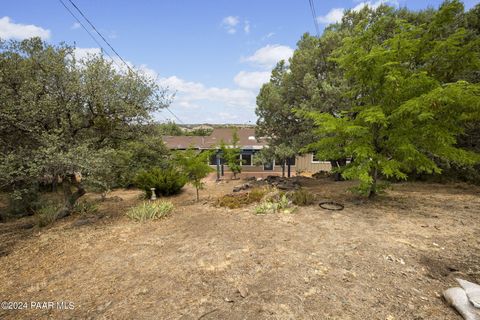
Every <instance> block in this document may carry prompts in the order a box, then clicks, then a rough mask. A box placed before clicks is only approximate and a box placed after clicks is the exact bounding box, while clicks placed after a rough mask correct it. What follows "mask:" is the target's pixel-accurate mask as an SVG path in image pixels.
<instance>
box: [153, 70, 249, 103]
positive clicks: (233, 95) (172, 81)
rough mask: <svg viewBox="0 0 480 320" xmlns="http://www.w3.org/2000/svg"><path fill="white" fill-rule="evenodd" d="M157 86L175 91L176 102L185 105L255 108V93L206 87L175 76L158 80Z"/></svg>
mask: <svg viewBox="0 0 480 320" xmlns="http://www.w3.org/2000/svg"><path fill="white" fill-rule="evenodd" d="M159 84H160V85H161V86H165V87H168V88H169V89H170V90H176V91H177V93H178V94H177V97H176V100H178V102H179V103H180V102H183V103H184V104H185V103H187V102H188V103H198V102H199V101H202V100H204V101H215V102H221V103H222V104H223V105H224V106H227V107H245V108H253V107H255V96H256V95H255V93H254V92H252V91H249V90H243V89H229V88H217V87H207V86H205V85H204V84H203V83H199V82H191V81H186V80H183V79H181V78H178V77H176V76H171V77H168V78H160V79H159Z"/></svg>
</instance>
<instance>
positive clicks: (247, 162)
mask: <svg viewBox="0 0 480 320" xmlns="http://www.w3.org/2000/svg"><path fill="white" fill-rule="evenodd" d="M242 165H244V166H251V165H252V155H251V154H242Z"/></svg>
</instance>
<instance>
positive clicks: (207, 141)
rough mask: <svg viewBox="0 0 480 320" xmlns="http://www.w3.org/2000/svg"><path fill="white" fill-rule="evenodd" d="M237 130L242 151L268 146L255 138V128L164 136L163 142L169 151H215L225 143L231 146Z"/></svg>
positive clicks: (215, 129) (221, 129)
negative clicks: (208, 133)
mask: <svg viewBox="0 0 480 320" xmlns="http://www.w3.org/2000/svg"><path fill="white" fill-rule="evenodd" d="M235 129H236V130H237V134H238V138H239V142H238V146H239V147H240V148H242V149H262V148H263V147H264V146H266V145H267V142H266V140H265V139H259V140H260V141H257V138H256V137H255V128H214V129H213V131H212V133H211V134H210V135H209V136H205V137H202V136H163V137H162V139H163V142H165V145H166V146H167V147H168V148H169V149H187V148H190V147H193V148H195V149H214V148H216V147H218V146H219V145H220V143H221V142H222V140H223V142H225V144H227V145H229V144H231V142H232V135H233V132H234V131H235Z"/></svg>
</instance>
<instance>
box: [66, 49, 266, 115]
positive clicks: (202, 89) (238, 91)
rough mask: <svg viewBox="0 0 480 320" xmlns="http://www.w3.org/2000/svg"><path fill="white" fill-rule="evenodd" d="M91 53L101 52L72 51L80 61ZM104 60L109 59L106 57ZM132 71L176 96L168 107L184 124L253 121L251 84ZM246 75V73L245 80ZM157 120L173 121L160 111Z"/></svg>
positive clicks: (139, 67) (145, 68) (142, 67)
mask: <svg viewBox="0 0 480 320" xmlns="http://www.w3.org/2000/svg"><path fill="white" fill-rule="evenodd" d="M92 54H101V50H100V49H99V48H75V55H76V57H77V58H79V59H81V58H86V57H88V56H89V55H92ZM106 59H107V60H109V59H110V58H108V57H106ZM114 60H115V62H116V63H117V64H118V65H119V66H120V67H118V66H117V64H113V67H114V68H115V69H117V70H121V71H126V69H127V67H126V66H125V65H124V64H123V63H122V62H121V61H119V60H116V58H114ZM126 62H127V64H128V65H129V66H130V67H131V68H134V65H133V64H132V63H131V62H129V61H126ZM135 70H138V72H139V73H141V74H144V75H146V76H148V77H150V78H152V79H155V80H156V81H157V83H158V84H159V86H161V87H163V88H168V89H169V91H170V93H175V98H174V100H173V102H172V104H171V108H172V110H173V112H174V113H175V114H176V115H177V116H178V117H179V118H180V119H181V120H182V121H184V122H186V123H200V122H212V123H233V122H239V123H247V122H249V121H250V122H252V121H254V120H255V114H254V109H255V98H256V95H257V92H256V91H255V90H254V89H257V88H258V87H257V88H254V87H253V86H252V85H248V84H245V83H243V82H242V83H243V84H244V86H242V85H240V84H239V87H237V88H233V89H232V88H220V87H214V86H207V85H205V84H203V83H200V82H193V81H187V80H184V79H182V78H180V77H177V76H170V77H160V76H159V75H158V73H157V72H156V71H155V70H153V69H151V68H149V67H148V66H147V65H145V64H142V65H137V66H136V67H135ZM240 74H242V72H241V73H240ZM248 74H249V73H245V77H247V76H248ZM237 76H238V75H237ZM236 78H237V77H236ZM250 81H252V82H253V81H255V77H253V76H252V77H251V79H250ZM267 81H268V79H267ZM257 83H258V80H257ZM160 117H161V118H169V119H171V120H173V121H175V120H176V119H174V118H172V116H171V114H169V113H166V112H161V116H160Z"/></svg>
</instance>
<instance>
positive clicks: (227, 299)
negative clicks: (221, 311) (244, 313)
mask: <svg viewBox="0 0 480 320" xmlns="http://www.w3.org/2000/svg"><path fill="white" fill-rule="evenodd" d="M225 301H226V302H233V300H232V299H230V298H229V297H225Z"/></svg>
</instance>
